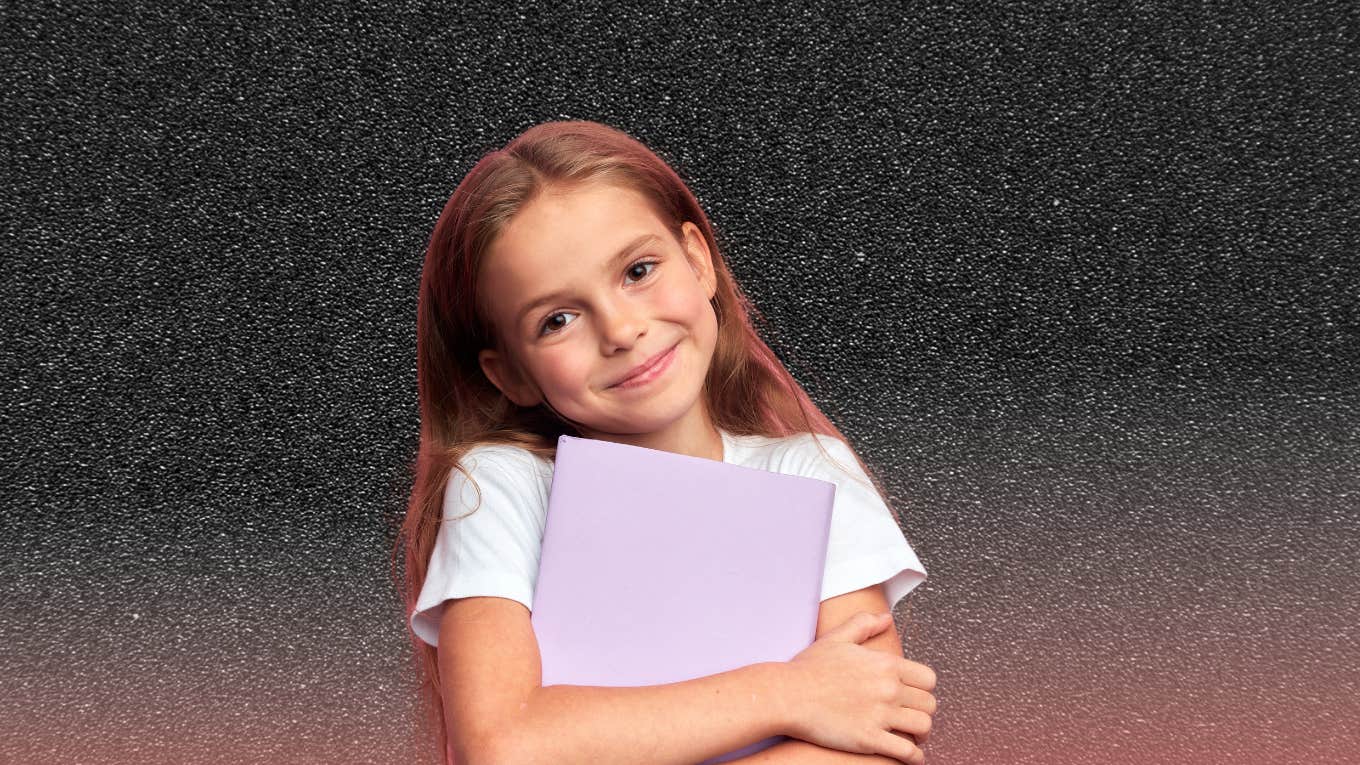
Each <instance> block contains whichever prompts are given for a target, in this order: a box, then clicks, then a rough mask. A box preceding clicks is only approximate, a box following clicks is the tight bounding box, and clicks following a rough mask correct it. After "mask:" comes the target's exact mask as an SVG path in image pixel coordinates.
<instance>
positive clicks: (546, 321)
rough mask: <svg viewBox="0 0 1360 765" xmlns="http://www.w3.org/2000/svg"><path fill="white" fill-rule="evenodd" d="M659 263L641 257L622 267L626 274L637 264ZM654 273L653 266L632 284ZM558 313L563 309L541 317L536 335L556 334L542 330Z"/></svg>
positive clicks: (654, 264) (653, 264)
mask: <svg viewBox="0 0 1360 765" xmlns="http://www.w3.org/2000/svg"><path fill="white" fill-rule="evenodd" d="M660 264H661V262H660V261H658V260H647V259H643V260H635V261H633V262H632V263H629V264H628V267H627V268H625V269H623V272H624V273H625V274H627V273H628V272H629V271H632V270H633V269H634V268H637V267H638V266H657V265H660ZM654 273H656V269H655V268H653V269H652V270H650V271H648V272H647V274H646V276H643V277H642V278H641V279H638V280H637V281H636V282H634V284H638V283H641V282H642V281H643V280H645V279H647V278H648V277H650V276H651V275H652V274H654ZM560 313H565V311H554V312H552V313H550V314H548V315H547V316H545V317H543V321H542V322H541V323H540V324H539V325H538V337H546V336H548V335H555V334H557V333H556V332H544V331H543V330H545V329H547V328H548V324H549V323H550V320H551V319H552V318H553V317H554V316H556V315H558V314H560Z"/></svg>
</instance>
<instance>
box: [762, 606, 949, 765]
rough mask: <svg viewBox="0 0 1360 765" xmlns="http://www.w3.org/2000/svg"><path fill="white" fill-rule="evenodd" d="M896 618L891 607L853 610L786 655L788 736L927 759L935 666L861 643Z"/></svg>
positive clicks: (914, 763) (917, 761) (914, 762)
mask: <svg viewBox="0 0 1360 765" xmlns="http://www.w3.org/2000/svg"><path fill="white" fill-rule="evenodd" d="M892 623H893V622H892V615H891V614H882V615H879V616H875V615H874V614H870V613H867V612H861V613H858V614H855V615H854V616H853V617H851V618H850V619H849V620H847V621H846V622H845V623H844V624H841V625H840V626H838V627H836V628H835V629H833V630H830V631H828V632H826V633H825V634H823V635H822V636H821V637H820V638H818V639H817V641H816V642H814V643H813V644H812V645H810V646H808V647H807V648H805V649H803V651H802V652H801V653H799V654H798V655H797V656H795V657H793V658H792V659H790V660H789V661H788V662H785V665H786V668H787V672H786V675H785V676H786V677H787V678H788V683H789V684H788V686H787V687H786V689H785V690H786V692H787V694H788V696H787V698H789V699H790V706H789V717H790V719H789V735H791V736H793V737H795V738H800V739H802V740H804V741H808V742H811V743H814V744H817V745H818V746H824V747H828V748H832V749H840V750H842V751H845V752H854V753H857V754H878V755H883V756H886V757H892V758H894V759H896V760H899V761H901V762H905V763H910V764H911V765H924V763H925V753H924V752H923V751H921V748H920V746H919V745H920V744H924V743H925V742H926V739H927V738H928V737H929V735H930V726H931V722H932V716H933V715H934V714H935V707H936V702H935V697H934V696H933V695H932V694H931V693H930V692H931V691H932V690H934V689H935V672H934V671H933V670H931V669H930V667H927V666H926V665H924V664H921V663H919V662H915V661H911V660H910V659H904V658H901V657H899V656H893V655H891V654H888V653H885V652H883V651H878V650H875V649H873V648H866V647H864V646H862V645H860V643H862V642H864V641H865V640H868V639H869V638H871V637H873V636H874V635H877V634H878V633H880V632H882V631H883V630H884V629H886V628H888V627H890V626H892ZM899 732H900V733H899Z"/></svg>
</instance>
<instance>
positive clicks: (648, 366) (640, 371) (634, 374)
mask: <svg viewBox="0 0 1360 765" xmlns="http://www.w3.org/2000/svg"><path fill="white" fill-rule="evenodd" d="M673 350H675V346H674V345H672V346H671V347H669V348H667V349H666V350H664V351H662V352H660V353H658V354H656V355H655V356H653V357H651V358H650V359H647V360H646V361H644V362H642V363H641V364H638V365H637V366H635V367H633V368H632V369H631V370H629V372H628V376H627V377H625V378H623V379H622V380H619V381H618V382H616V383H614V384H613V385H611V386H609V387H611V388H617V387H619V386H622V385H627V384H628V383H630V382H633V381H635V380H637V379H638V378H639V377H644V376H646V374H647V373H648V372H650V371H651V370H652V368H653V367H655V366H656V365H657V363H658V362H661V361H664V360H665V358H666V354H668V353H670V352H671V351H673Z"/></svg>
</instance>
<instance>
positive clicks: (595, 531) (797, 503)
mask: <svg viewBox="0 0 1360 765" xmlns="http://www.w3.org/2000/svg"><path fill="white" fill-rule="evenodd" d="M835 491H836V485H835V484H833V483H831V482H829V481H822V480H818V479H815V478H808V477H806V476H796V475H787V474H783V473H776V472H772V471H768V470H761V469H758V468H749V467H745V466H742V465H734V464H730V463H726V462H718V461H716V460H709V459H703V458H699V457H691V456H688V455H684V454H676V453H674V452H667V451H661V450H657V449H647V448H644V447H639V446H630V445H628V444H616V443H613V442H611V441H601V440H595V439H587V438H576V437H573V436H562V437H560V438H559V439H558V442H557V459H556V463H555V467H554V470H553V477H552V485H551V488H550V490H549V495H548V508H547V518H546V520H545V525H544V531H543V541H542V550H541V554H540V558H539V569H538V579H537V583H536V584H535V588H534V598H533V604H534V607H533V610H532V612H531V614H530V620H531V622H532V624H533V628H534V633H535V635H536V637H537V638H538V646H539V651H540V654H541V656H542V662H543V685H545V686H547V685H596V686H612V687H621V686H627V687H633V686H642V685H661V684H665V683H673V682H678V681H681V680H689V679H693V678H696V677H703V676H706V675H712V674H717V673H719V672H726V671H728V670H731V669H736V668H737V667H741V666H745V665H747V664H755V663H757V662H764V661H787V660H789V659H791V658H793V657H794V656H796V655H797V654H798V653H799V652H800V651H802V650H803V649H804V648H806V647H807V646H809V645H811V644H812V642H813V640H814V639H815V638H816V633H817V612H818V608H819V607H820V595H821V587H822V573H823V569H824V568H825V565H826V550H827V538H828V536H829V535H830V533H831V510H832V503H833V502H834V499H835ZM785 738H786V737H784V736H775V737H772V738H767V739H763V740H760V741H756V742H753V743H752V744H750V745H748V746H746V747H744V748H742V749H739V750H735V751H732V752H729V753H727V754H724V755H721V756H719V757H715V758H712V759H709V760H706V761H705V762H706V763H718V762H726V761H728V760H731V759H736V758H737V757H742V756H745V755H748V754H752V753H754V752H757V751H759V750H761V749H764V748H766V747H768V746H772V745H774V744H776V743H779V742H780V741H783V740H785Z"/></svg>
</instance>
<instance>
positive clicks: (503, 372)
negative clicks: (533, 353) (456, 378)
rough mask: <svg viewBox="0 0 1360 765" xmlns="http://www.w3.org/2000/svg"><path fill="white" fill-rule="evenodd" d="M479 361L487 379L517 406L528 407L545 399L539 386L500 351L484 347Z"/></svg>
mask: <svg viewBox="0 0 1360 765" xmlns="http://www.w3.org/2000/svg"><path fill="white" fill-rule="evenodd" d="M477 363H479V364H480V365H481V367H482V374H484V375H486V379H488V380H490V381H491V384H492V385H495V386H496V387H497V388H499V389H500V391H501V393H503V394H505V397H506V398H508V399H510V400H511V401H513V402H514V403H515V405H516V406H522V407H525V408H528V407H531V406H537V405H538V403H539V402H540V401H542V400H543V397H542V396H541V395H539V392H538V390H537V388H535V387H534V385H533V384H532V383H530V382H529V381H527V380H525V379H524V378H523V376H521V375H520V374H519V371H518V370H517V369H515V365H514V364H511V363H510V360H509V359H507V358H506V357H505V356H504V355H502V354H501V353H500V352H499V351H495V350H492V349H490V348H483V349H482V350H481V351H480V352H478V354H477Z"/></svg>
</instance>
